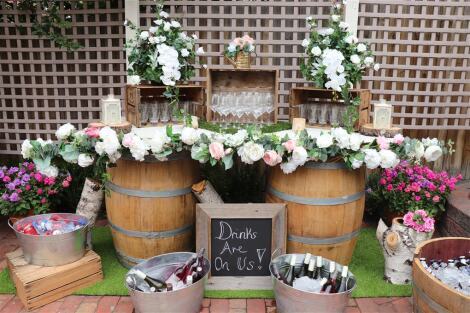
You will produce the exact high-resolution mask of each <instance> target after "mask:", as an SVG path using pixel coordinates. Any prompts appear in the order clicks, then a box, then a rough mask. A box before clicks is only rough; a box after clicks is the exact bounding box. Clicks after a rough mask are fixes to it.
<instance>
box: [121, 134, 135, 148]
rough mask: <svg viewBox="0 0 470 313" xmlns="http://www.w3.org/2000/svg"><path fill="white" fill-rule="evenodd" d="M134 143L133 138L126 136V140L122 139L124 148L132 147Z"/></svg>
mask: <svg viewBox="0 0 470 313" xmlns="http://www.w3.org/2000/svg"><path fill="white" fill-rule="evenodd" d="M133 143H134V140H133V136H124V138H122V145H123V146H124V147H132V145H133Z"/></svg>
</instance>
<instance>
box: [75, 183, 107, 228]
mask: <svg viewBox="0 0 470 313" xmlns="http://www.w3.org/2000/svg"><path fill="white" fill-rule="evenodd" d="M103 194H104V192H103V189H102V188H101V184H100V183H98V182H97V181H94V180H92V179H90V178H87V179H86V180H85V184H84V186H83V191H82V195H81V196H80V202H78V205H77V211H76V213H77V214H79V215H82V216H85V217H86V218H88V219H89V221H90V227H93V226H94V225H95V222H96V218H97V216H98V213H99V211H100V209H101V205H102V203H103Z"/></svg>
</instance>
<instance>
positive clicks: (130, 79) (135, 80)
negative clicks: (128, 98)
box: [127, 75, 140, 85]
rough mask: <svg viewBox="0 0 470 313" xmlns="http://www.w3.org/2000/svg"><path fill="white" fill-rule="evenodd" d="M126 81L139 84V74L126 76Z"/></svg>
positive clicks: (130, 83)
mask: <svg viewBox="0 0 470 313" xmlns="http://www.w3.org/2000/svg"><path fill="white" fill-rule="evenodd" d="M127 82H128V83H129V85H138V84H140V76H139V75H130V76H127Z"/></svg>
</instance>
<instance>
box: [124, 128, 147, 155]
mask: <svg viewBox="0 0 470 313" xmlns="http://www.w3.org/2000/svg"><path fill="white" fill-rule="evenodd" d="M122 145H123V146H124V147H126V148H129V151H130V152H131V154H132V157H133V158H134V159H135V160H137V161H143V160H144V159H145V156H146V155H148V151H147V150H148V149H149V147H148V145H147V144H146V143H145V142H144V141H143V140H142V139H141V138H140V137H139V136H137V135H136V134H134V133H127V134H125V135H124V137H123V138H122Z"/></svg>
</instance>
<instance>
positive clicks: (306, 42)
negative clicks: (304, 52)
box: [302, 38, 310, 48]
mask: <svg viewBox="0 0 470 313" xmlns="http://www.w3.org/2000/svg"><path fill="white" fill-rule="evenodd" d="M309 44H310V39H308V38H305V39H304V40H302V47H304V48H307V47H308V45H309Z"/></svg>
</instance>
